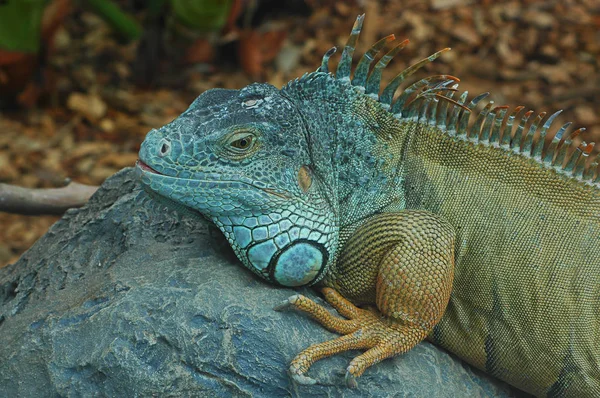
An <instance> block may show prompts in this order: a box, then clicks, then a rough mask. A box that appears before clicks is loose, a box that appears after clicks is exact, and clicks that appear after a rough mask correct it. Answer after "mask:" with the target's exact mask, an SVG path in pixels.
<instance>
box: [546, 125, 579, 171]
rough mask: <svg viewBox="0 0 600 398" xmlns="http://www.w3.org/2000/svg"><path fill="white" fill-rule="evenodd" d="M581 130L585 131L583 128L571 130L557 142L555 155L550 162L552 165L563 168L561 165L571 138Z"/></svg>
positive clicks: (571, 140)
mask: <svg viewBox="0 0 600 398" xmlns="http://www.w3.org/2000/svg"><path fill="white" fill-rule="evenodd" d="M583 131H585V129H584V128H580V129H577V130H575V131H572V132H570V133H569V134H566V135H565V137H564V140H561V142H559V143H558V148H557V153H556V157H555V158H554V161H553V162H552V165H553V166H556V167H558V168H563V167H562V166H563V163H564V162H565V158H566V157H567V154H568V151H569V148H570V147H571V144H572V142H573V138H575V137H577V136H578V135H579V134H581V133H582V132H583Z"/></svg>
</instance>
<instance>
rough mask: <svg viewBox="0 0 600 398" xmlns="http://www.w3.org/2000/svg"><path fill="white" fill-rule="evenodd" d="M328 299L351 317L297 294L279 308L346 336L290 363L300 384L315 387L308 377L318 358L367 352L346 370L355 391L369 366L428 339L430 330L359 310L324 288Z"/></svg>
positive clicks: (376, 312) (306, 350)
mask: <svg viewBox="0 0 600 398" xmlns="http://www.w3.org/2000/svg"><path fill="white" fill-rule="evenodd" d="M323 294H324V296H325V299H326V300H327V302H329V304H331V306H332V307H334V308H335V309H336V310H337V311H338V313H339V314H341V315H342V316H344V317H346V318H348V319H342V318H339V317H337V316H335V315H333V314H332V313H331V312H329V311H328V310H327V309H325V308H324V307H323V306H321V305H319V304H317V303H315V302H314V301H312V300H311V299H309V298H307V297H305V296H302V295H294V296H291V297H290V298H289V299H287V300H286V301H285V302H284V303H283V304H282V305H280V306H278V307H277V308H276V309H278V310H281V309H284V308H289V307H293V308H296V309H298V310H301V311H303V312H306V313H307V314H309V315H310V316H311V317H313V318H315V319H316V320H317V321H318V322H319V323H321V324H322V325H323V326H324V327H326V328H327V329H329V330H331V331H333V332H336V333H340V334H343V336H341V337H339V338H337V339H334V340H331V341H326V342H323V343H319V344H314V345H312V346H310V347H309V348H307V349H305V350H304V351H302V352H301V353H300V354H298V355H297V356H296V357H295V358H294V360H293V361H292V363H291V364H290V369H289V372H290V375H291V377H292V379H294V380H295V381H296V382H298V383H300V384H314V383H315V382H316V381H315V380H314V379H312V378H310V377H308V376H305V374H306V372H308V369H309V368H310V366H311V365H312V364H313V363H314V362H316V361H318V360H319V359H322V358H325V357H328V356H332V355H335V354H338V353H340V352H344V351H348V350H353V349H366V350H367V351H366V352H365V353H363V354H362V355H359V356H357V357H356V358H354V359H353V360H352V361H351V362H350V365H349V366H348V368H347V369H346V384H347V385H348V387H351V388H355V387H357V385H358V383H357V382H356V378H357V377H358V376H360V375H361V374H362V373H363V372H364V371H365V369H367V368H368V367H369V366H371V365H373V364H375V363H377V362H379V361H381V360H383V359H385V358H388V357H391V356H393V355H396V354H398V353H402V352H405V351H408V350H409V349H411V348H412V347H413V346H415V345H416V344H417V343H419V342H420V341H421V340H423V339H424V338H425V336H427V330H425V329H423V328H422V327H419V326H416V325H410V324H408V323H400V322H398V321H390V320H389V319H387V318H385V317H383V316H382V315H381V314H380V313H379V311H378V310H376V309H374V308H369V309H362V308H358V307H356V306H355V305H354V304H352V303H351V302H350V301H348V300H346V299H345V298H344V297H342V296H341V295H340V294H339V293H337V292H336V291H335V290H333V289H331V288H324V289H323Z"/></svg>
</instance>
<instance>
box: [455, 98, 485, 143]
mask: <svg viewBox="0 0 600 398" xmlns="http://www.w3.org/2000/svg"><path fill="white" fill-rule="evenodd" d="M488 95H490V93H481V94H479V95H478V96H477V97H475V98H473V99H472V100H471V102H470V103H469V105H467V108H468V109H469V112H466V111H465V112H463V113H462V114H461V115H460V118H459V119H458V128H457V129H456V131H458V132H459V134H466V132H467V131H468V129H467V126H468V124H469V117H470V116H471V113H473V109H475V107H476V106H477V104H478V103H480V102H481V101H482V100H483V99H484V98H485V97H487V96H488Z"/></svg>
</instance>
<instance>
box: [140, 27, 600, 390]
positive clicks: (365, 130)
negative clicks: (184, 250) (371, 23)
mask: <svg viewBox="0 0 600 398" xmlns="http://www.w3.org/2000/svg"><path fill="white" fill-rule="evenodd" d="M362 23H363V17H362V16H360V17H359V18H358V19H357V21H356V23H355V25H354V26H353V28H352V33H351V35H350V38H349V39H348V44H347V45H346V47H345V48H344V50H343V52H342V56H341V59H340V62H339V64H338V67H337V72H336V74H335V75H334V74H332V73H330V72H329V65H328V64H329V60H330V57H331V55H332V54H333V53H334V52H335V51H333V50H330V51H328V52H327V53H326V54H325V55H324V57H323V60H322V62H321V65H320V67H319V69H318V70H317V71H316V72H313V73H308V74H306V75H304V76H302V77H301V78H298V79H295V80H293V81H291V82H289V83H288V84H287V85H286V86H284V87H283V88H282V89H281V90H278V89H276V88H275V87H273V86H270V85H268V84H251V85H249V86H247V87H244V88H243V89H241V90H223V89H214V90H209V91H207V92H205V93H203V94H202V95H200V96H199V97H198V98H197V99H196V100H195V101H194V102H193V103H192V105H190V107H189V109H188V110H186V111H185V112H184V113H183V114H182V115H180V116H179V117H178V118H177V119H175V120H174V121H173V122H171V123H169V124H168V125H166V126H163V127H162V128H160V129H158V130H153V131H151V132H150V133H148V136H147V137H146V139H145V140H144V142H143V144H142V146H141V149H140V163H139V166H138V170H139V175H140V180H141V182H142V184H143V186H144V188H145V189H146V190H148V191H150V192H151V193H152V194H153V196H154V197H156V196H157V195H158V196H159V197H160V198H166V199H165V200H164V202H166V203H167V205H169V206H171V207H172V208H176V209H181V208H182V206H185V208H188V209H191V210H193V211H196V212H200V213H201V214H203V215H204V216H205V217H206V218H208V219H210V220H212V221H213V222H214V223H215V224H216V225H217V226H218V227H219V228H220V229H221V230H222V231H223V233H224V235H225V236H226V238H227V240H228V241H229V243H230V244H231V246H232V247H233V249H234V251H235V253H236V255H237V256H238V258H239V259H240V261H241V262H242V263H243V264H244V266H245V267H247V268H248V269H250V270H251V271H253V272H254V273H255V274H256V275H258V276H260V277H261V278H263V279H265V280H267V281H269V282H272V283H275V284H278V285H284V286H300V285H305V284H318V285H319V286H320V287H324V288H323V294H324V296H325V299H326V300H327V301H328V302H329V304H331V306H333V307H334V308H335V309H336V310H337V312H338V314H339V315H341V317H339V316H337V315H334V314H333V313H331V312H330V311H329V310H327V309H326V308H324V307H323V306H321V305H318V304H316V303H314V302H312V301H310V300H309V299H307V298H306V297H303V296H300V295H295V296H292V297H290V298H289V299H288V300H286V301H285V302H284V303H283V304H282V305H280V306H279V307H278V309H282V308H288V307H293V308H297V309H299V310H301V311H304V312H306V313H308V314H309V315H310V316H312V317H314V318H315V319H316V320H317V321H318V322H320V323H321V324H322V325H323V326H325V327H326V328H328V329H329V330H332V331H335V332H338V333H340V334H342V335H343V336H341V337H339V338H337V339H335V340H332V341H328V342H324V343H319V344H315V345H313V346H311V347H309V348H307V349H306V350H304V351H303V352H302V353H300V354H299V355H298V356H296V357H295V358H294V359H293V360H292V362H291V365H290V368H289V372H290V374H291V376H292V378H293V379H294V380H296V381H297V382H299V383H315V382H316V380H314V379H312V378H310V377H309V376H308V372H309V369H310V366H311V364H313V363H314V362H315V361H317V360H320V359H321V358H324V357H327V356H330V355H334V354H337V353H339V352H342V351H345V350H350V349H361V350H365V352H364V353H363V354H361V355H359V356H357V357H356V358H354V359H353V360H352V361H351V362H350V363H349V365H348V367H347V369H346V382H347V383H348V385H350V386H356V377H358V376H360V375H361V374H362V373H363V372H364V371H365V369H367V368H368V367H369V366H371V365H373V364H375V363H377V362H379V361H381V360H383V359H385V358H388V357H390V356H392V355H396V354H401V353H404V352H406V351H408V350H410V349H411V348H412V347H414V346H415V345H416V344H418V343H419V342H420V341H422V340H423V339H424V338H429V339H430V340H432V341H433V342H435V343H436V344H439V345H441V346H443V347H444V348H446V349H447V350H449V351H451V352H453V353H455V354H456V355H458V356H460V357H461V358H462V359H464V360H465V361H467V362H469V363H470V364H472V365H474V366H476V367H478V368H480V369H482V370H485V371H487V372H488V373H490V374H492V375H494V376H496V377H499V378H501V379H503V380H505V381H507V382H508V383H511V384H513V385H515V386H517V387H519V388H521V389H523V390H525V391H528V392H530V393H532V394H535V395H539V396H545V395H548V396H557V397H558V396H560V397H569V396H570V397H588V396H600V349H599V347H600V340H599V337H598V336H600V332H599V331H600V257H599V256H598V255H597V252H596V251H594V250H593V249H594V248H597V247H598V245H599V243H600V189H599V186H600V185H599V182H600V173H598V170H597V169H598V163H599V162H598V157H595V158H594V159H592V162H591V167H590V168H586V167H585V164H586V158H587V156H589V155H590V151H591V148H592V146H591V145H589V144H582V145H580V146H576V145H574V144H572V140H573V138H574V137H575V136H577V135H578V134H579V133H581V132H582V131H583V130H582V129H578V130H571V128H570V124H569V123H567V124H565V125H563V126H562V127H560V128H559V129H555V128H554V127H553V120H554V119H555V118H556V116H557V115H558V112H557V113H554V114H553V115H551V116H549V117H547V118H546V115H545V113H540V114H537V115H534V113H533V112H532V111H527V110H526V109H524V108H523V107H516V108H514V109H513V110H512V111H510V110H509V109H507V107H506V106H495V105H494V104H493V102H488V103H487V104H486V105H485V106H481V105H482V101H483V100H484V99H485V98H486V96H487V93H484V94H481V95H478V96H476V97H475V98H473V99H472V100H470V101H469V100H468V99H467V97H468V95H467V94H468V93H467V92H464V93H462V94H460V95H459V94H458V93H456V91H457V90H458V88H457V87H458V81H459V80H458V79H457V78H456V77H453V76H449V75H439V76H430V77H426V78H424V79H421V80H418V81H417V82H416V83H414V84H412V85H409V86H408V87H406V88H405V89H403V90H402V92H401V93H399V95H397V96H396V95H395V93H396V91H397V89H398V87H400V86H401V85H402V83H403V82H404V80H405V78H406V77H407V76H409V75H411V74H412V73H413V72H415V71H416V70H418V69H419V68H420V67H422V66H423V65H425V64H427V63H428V62H431V61H432V60H434V59H435V58H437V57H439V56H440V55H441V54H442V53H443V52H445V51H446V50H447V49H444V50H441V51H439V52H437V53H435V54H433V55H432V56H430V57H427V58H424V59H423V60H421V61H419V62H417V63H415V64H414V65H412V66H409V67H408V68H407V69H405V70H404V71H402V72H400V74H398V75H397V76H396V77H395V78H394V79H392V81H391V82H390V84H389V85H388V86H387V87H385V89H383V90H381V76H382V72H383V69H384V68H385V67H386V66H387V65H388V63H389V62H390V61H391V59H392V58H393V57H394V56H395V55H396V54H397V53H398V52H399V51H400V50H401V49H402V48H403V47H404V46H405V45H406V44H407V43H408V41H404V42H401V43H399V44H397V45H396V46H394V47H393V48H392V49H391V50H390V51H389V52H387V53H386V54H385V55H384V56H383V57H381V58H380V59H379V60H378V61H377V62H376V63H375V65H374V66H373V67H371V65H372V63H373V62H375V61H374V60H375V59H376V56H377V54H378V53H379V52H380V50H382V49H383V47H384V46H385V44H386V43H388V42H391V41H393V40H395V38H394V37H393V35H392V36H388V37H386V38H384V39H382V40H380V41H378V42H377V43H375V44H374V45H373V46H372V47H371V48H370V49H369V50H368V51H367V52H366V54H365V55H363V57H362V58H361V60H360V61H359V63H358V66H357V68H356V69H355V72H354V77H353V79H351V78H350V75H351V70H352V56H353V53H354V48H355V46H356V43H357V40H358V35H359V33H360V30H361V27H362ZM379 93H381V95H380V94H379ZM394 98H395V99H394ZM479 108H482V109H481V111H476V109H479ZM472 113H474V114H475V115H471V114H472ZM550 130H556V134H555V136H554V137H553V139H552V141H551V142H550V143H549V145H548V147H547V149H545V150H544V137H545V135H546V134H547V133H548V132H550ZM167 199H168V200H167ZM357 305H365V308H359V307H357ZM399 382H402V381H401V380H399Z"/></svg>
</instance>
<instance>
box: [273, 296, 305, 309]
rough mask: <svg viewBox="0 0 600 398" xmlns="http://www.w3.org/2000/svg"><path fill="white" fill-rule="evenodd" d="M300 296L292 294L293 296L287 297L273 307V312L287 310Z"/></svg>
mask: <svg viewBox="0 0 600 398" xmlns="http://www.w3.org/2000/svg"><path fill="white" fill-rule="evenodd" d="M299 297H300V296H299V295H298V294H294V295H293V296H290V297H288V298H287V299H285V300H283V301H282V302H281V303H280V304H277V305H276V306H275V307H273V310H274V311H283V310H287V309H288V308H290V307H291V306H292V305H293V304H294V303H295V302H297V301H298V298H299Z"/></svg>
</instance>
